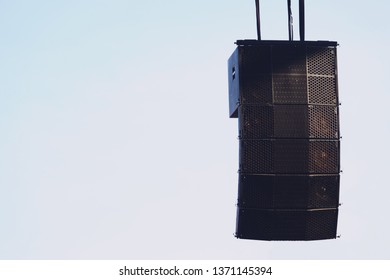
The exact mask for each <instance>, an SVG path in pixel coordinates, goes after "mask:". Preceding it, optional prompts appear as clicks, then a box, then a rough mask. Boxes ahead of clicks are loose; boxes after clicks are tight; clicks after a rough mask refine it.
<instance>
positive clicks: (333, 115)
mask: <svg viewBox="0 0 390 280" xmlns="http://www.w3.org/2000/svg"><path fill="white" fill-rule="evenodd" d="M308 109H309V131H310V133H309V134H310V137H311V138H328V139H338V137H339V126H338V115H337V107H334V106H309V108H308Z"/></svg>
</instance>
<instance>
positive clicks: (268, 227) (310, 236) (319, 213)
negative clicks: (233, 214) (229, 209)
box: [236, 208, 338, 240]
mask: <svg viewBox="0 0 390 280" xmlns="http://www.w3.org/2000/svg"><path fill="white" fill-rule="evenodd" d="M237 212H238V213H237V225H236V236H237V237H238V238H246V239H260V240H321V239H331V238H336V229H337V216H338V210H336V209H330V210H314V211H301V210H288V211H283V210H272V211H269V210H261V209H247V208H238V211H237Z"/></svg>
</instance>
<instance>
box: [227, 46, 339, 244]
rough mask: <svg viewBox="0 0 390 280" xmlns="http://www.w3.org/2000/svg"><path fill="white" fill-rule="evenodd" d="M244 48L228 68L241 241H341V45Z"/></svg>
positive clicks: (238, 234) (233, 57)
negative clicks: (338, 237)
mask: <svg viewBox="0 0 390 280" xmlns="http://www.w3.org/2000/svg"><path fill="white" fill-rule="evenodd" d="M236 44H237V48H236V50H235V51H234V52H233V54H232V56H231V57H230V58H229V61H228V71H229V115H230V117H231V118H238V127H239V132H238V134H239V184H238V203H237V209H238V210H237V223H236V236H237V237H238V238H244V239H258V240H322V239H332V238H336V230H337V219H338V207H339V185H340V177H339V173H340V131H339V101H338V86H337V53H336V47H337V43H336V42H328V41H316V42H311V41H257V40H256V41H255V40H242V41H237V42H236Z"/></svg>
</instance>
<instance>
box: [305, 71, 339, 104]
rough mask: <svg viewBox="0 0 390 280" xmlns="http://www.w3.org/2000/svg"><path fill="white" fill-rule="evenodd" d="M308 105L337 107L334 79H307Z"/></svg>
mask: <svg viewBox="0 0 390 280" xmlns="http://www.w3.org/2000/svg"><path fill="white" fill-rule="evenodd" d="M308 91H309V92H308V98H309V103H310V104H329V105H337V102H338V101H337V91H336V79H335V78H333V77H317V76H309V77H308Z"/></svg>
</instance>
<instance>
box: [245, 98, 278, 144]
mask: <svg viewBox="0 0 390 280" xmlns="http://www.w3.org/2000/svg"><path fill="white" fill-rule="evenodd" d="M272 111H273V110H272V107H271V106H250V105H242V106H240V109H239V123H240V124H239V125H240V135H239V136H240V138H243V139H259V138H268V137H272V135H273V112H272Z"/></svg>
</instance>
